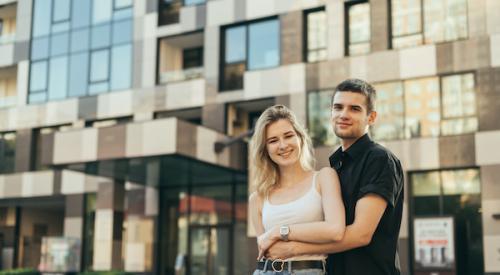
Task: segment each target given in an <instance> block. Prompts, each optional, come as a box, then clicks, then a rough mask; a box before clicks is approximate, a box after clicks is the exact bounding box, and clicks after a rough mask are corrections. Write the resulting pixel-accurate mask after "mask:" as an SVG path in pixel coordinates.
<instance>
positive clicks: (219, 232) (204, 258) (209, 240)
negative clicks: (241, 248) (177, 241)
mask: <svg viewBox="0 0 500 275" xmlns="http://www.w3.org/2000/svg"><path fill="white" fill-rule="evenodd" d="M230 240H231V230H230V227H229V226H191V228H190V241H189V242H190V244H191V245H190V253H189V254H190V255H189V259H188V264H189V268H188V270H189V271H190V273H191V274H199V275H227V274H230V273H231V272H230V270H231V268H230V261H231V259H230V251H231V246H230V244H231V241H230Z"/></svg>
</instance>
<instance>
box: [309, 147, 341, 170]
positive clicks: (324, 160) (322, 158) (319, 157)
mask: <svg viewBox="0 0 500 275" xmlns="http://www.w3.org/2000/svg"><path fill="white" fill-rule="evenodd" d="M335 150H337V148H333V147H328V146H320V147H316V148H314V155H315V157H316V170H319V169H321V168H323V167H330V161H329V157H330V156H331V155H332V154H333V152H335Z"/></svg>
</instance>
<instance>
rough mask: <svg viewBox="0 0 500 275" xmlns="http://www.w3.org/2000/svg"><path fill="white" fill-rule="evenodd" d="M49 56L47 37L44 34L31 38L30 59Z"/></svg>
mask: <svg viewBox="0 0 500 275" xmlns="http://www.w3.org/2000/svg"><path fill="white" fill-rule="evenodd" d="M48 56H49V37H48V36H44V37H41V38H35V39H33V40H31V59H32V60H36V59H42V58H47V57H48Z"/></svg>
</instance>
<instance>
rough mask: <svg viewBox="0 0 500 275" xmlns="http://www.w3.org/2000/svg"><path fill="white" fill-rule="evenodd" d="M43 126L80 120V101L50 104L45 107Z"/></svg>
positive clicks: (74, 99)
mask: <svg viewBox="0 0 500 275" xmlns="http://www.w3.org/2000/svg"><path fill="white" fill-rule="evenodd" d="M44 107H45V120H44V123H43V125H57V124H64V123H68V122H72V121H75V120H77V119H78V99H76V98H72V99H67V100H61V101H52V102H48V103H47V104H46V105H45V106H44Z"/></svg>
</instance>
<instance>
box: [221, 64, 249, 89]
mask: <svg viewBox="0 0 500 275" xmlns="http://www.w3.org/2000/svg"><path fill="white" fill-rule="evenodd" d="M244 73H245V63H235V64H230V65H226V66H225V67H224V83H223V85H224V87H223V88H224V89H225V90H237V89H241V88H243V74H244Z"/></svg>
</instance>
